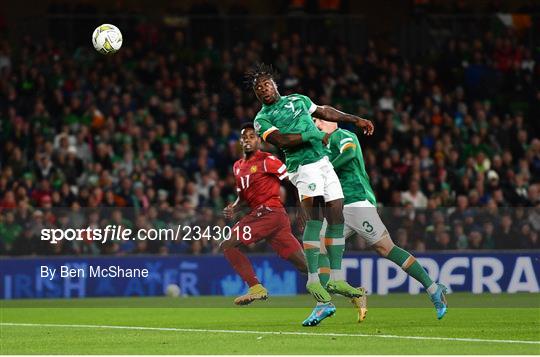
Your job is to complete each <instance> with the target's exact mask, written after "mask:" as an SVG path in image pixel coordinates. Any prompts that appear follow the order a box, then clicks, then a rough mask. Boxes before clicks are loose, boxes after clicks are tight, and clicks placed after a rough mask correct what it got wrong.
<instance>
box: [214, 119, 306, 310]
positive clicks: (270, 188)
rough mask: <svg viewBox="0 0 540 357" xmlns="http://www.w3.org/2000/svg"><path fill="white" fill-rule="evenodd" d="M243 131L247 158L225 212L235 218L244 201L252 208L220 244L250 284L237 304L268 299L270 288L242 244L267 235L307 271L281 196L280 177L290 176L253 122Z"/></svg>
mask: <svg viewBox="0 0 540 357" xmlns="http://www.w3.org/2000/svg"><path fill="white" fill-rule="evenodd" d="M240 134H241V137H240V144H241V145H242V150H243V151H244V158H243V159H240V160H238V161H236V162H235V163H234V166H233V173H234V177H235V179H236V190H237V191H238V199H237V200H236V201H235V202H234V203H232V204H230V205H228V206H227V207H226V208H225V209H224V210H223V213H224V215H225V216H226V217H227V218H233V217H234V216H235V215H236V213H237V212H238V210H239V209H240V208H241V207H242V206H245V205H248V206H249V208H250V210H251V211H250V213H249V214H247V215H246V216H244V217H243V218H242V219H240V221H239V222H238V223H236V225H235V226H234V227H233V229H232V233H231V237H230V239H228V240H224V241H223V242H222V243H221V248H222V249H223V252H224V254H225V257H226V258H227V260H228V261H229V263H230V264H231V265H232V267H233V268H234V270H235V271H236V272H237V273H238V275H240V277H242V279H243V280H244V281H245V282H246V283H247V284H248V286H249V290H248V292H247V294H245V295H242V296H240V297H238V298H236V299H235V300H234V303H235V304H237V305H246V304H249V303H251V302H253V301H254V300H265V299H266V298H267V297H268V291H267V290H266V289H265V288H264V286H262V284H261V283H260V282H259V280H258V279H257V277H256V276H255V272H254V271H253V267H252V265H251V263H250V261H249V259H248V258H247V257H246V256H245V255H244V253H242V251H240V249H239V247H240V246H241V245H248V244H252V243H257V242H259V241H261V240H263V239H266V240H267V242H268V243H269V244H270V246H271V247H272V248H273V249H274V250H275V251H276V252H277V253H278V255H279V256H280V257H281V258H283V259H286V260H288V261H289V262H291V263H292V264H294V266H295V267H296V268H297V269H298V270H299V271H300V272H302V273H307V267H306V260H305V258H304V253H303V252H302V247H301V245H300V243H299V242H298V240H296V238H295V237H294V235H293V234H292V232H291V223H290V221H289V216H288V215H287V212H286V211H285V208H284V207H283V205H282V203H281V201H280V198H279V190H280V181H281V180H283V179H284V178H286V176H287V170H286V166H285V164H283V163H282V162H281V161H280V160H279V159H278V158H276V157H275V156H272V154H270V153H267V152H263V151H260V150H259V147H260V144H261V142H260V139H259V137H258V135H257V133H255V130H254V128H253V124H244V125H243V127H242V129H241V132H240Z"/></svg>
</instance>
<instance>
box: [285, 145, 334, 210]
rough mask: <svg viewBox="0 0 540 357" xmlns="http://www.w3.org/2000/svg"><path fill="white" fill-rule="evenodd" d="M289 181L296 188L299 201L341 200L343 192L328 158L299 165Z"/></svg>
mask: <svg viewBox="0 0 540 357" xmlns="http://www.w3.org/2000/svg"><path fill="white" fill-rule="evenodd" d="M289 179H290V180H291V182H292V183H293V185H294V186H296V189H297V190H298V195H299V196H300V200H302V198H304V197H306V196H307V197H316V196H323V197H324V201H325V202H330V201H334V200H338V199H341V198H343V190H342V189H341V184H340V183H339V178H338V176H337V174H336V172H335V171H334V167H333V166H332V163H330V160H328V157H327V156H325V157H324V158H322V159H320V160H319V161H316V162H313V163H311V164H307V165H300V166H299V167H298V171H296V172H295V173H291V174H290V176H289Z"/></svg>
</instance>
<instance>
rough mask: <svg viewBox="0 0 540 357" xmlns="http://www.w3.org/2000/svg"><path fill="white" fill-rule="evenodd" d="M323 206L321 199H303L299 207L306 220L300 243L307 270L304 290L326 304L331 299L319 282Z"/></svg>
mask: <svg viewBox="0 0 540 357" xmlns="http://www.w3.org/2000/svg"><path fill="white" fill-rule="evenodd" d="M323 204H324V199H323V197H303V199H302V202H301V205H302V209H303V210H304V214H305V216H306V218H307V220H306V226H305V229H304V235H303V238H302V241H303V245H304V253H305V254H306V260H307V268H308V281H307V284H306V289H307V291H308V292H309V293H310V294H311V295H312V296H313V297H314V298H315V300H317V301H318V302H320V303H327V302H329V301H330V300H331V299H332V298H331V297H330V294H329V293H328V291H326V289H325V288H324V287H323V286H322V285H321V282H320V280H319V251H320V247H321V244H320V240H319V235H320V232H321V228H322V220H323V215H322V212H321V206H322V205H323Z"/></svg>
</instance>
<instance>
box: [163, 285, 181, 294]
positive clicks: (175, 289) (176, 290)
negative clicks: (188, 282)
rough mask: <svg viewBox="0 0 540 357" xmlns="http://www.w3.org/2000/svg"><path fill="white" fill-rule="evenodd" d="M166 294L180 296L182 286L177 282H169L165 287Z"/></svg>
mask: <svg viewBox="0 0 540 357" xmlns="http://www.w3.org/2000/svg"><path fill="white" fill-rule="evenodd" d="M165 295H167V296H168V297H179V296H180V287H179V286H178V285H176V284H169V285H167V288H166V289H165Z"/></svg>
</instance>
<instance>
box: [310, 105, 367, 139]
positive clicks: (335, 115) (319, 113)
mask: <svg viewBox="0 0 540 357" xmlns="http://www.w3.org/2000/svg"><path fill="white" fill-rule="evenodd" d="M312 115H313V116H314V117H317V118H321V119H323V120H327V121H333V122H343V123H353V124H354V125H356V126H357V127H359V128H360V129H362V131H363V132H364V134H365V135H372V134H373V131H374V130H375V127H374V126H373V123H372V122H371V121H369V120H367V119H364V118H360V117H357V116H356V115H352V114H347V113H344V112H342V111H339V110H337V109H336V108H334V107H331V106H329V105H318V106H317V109H315V111H314V112H313V114H312Z"/></svg>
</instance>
